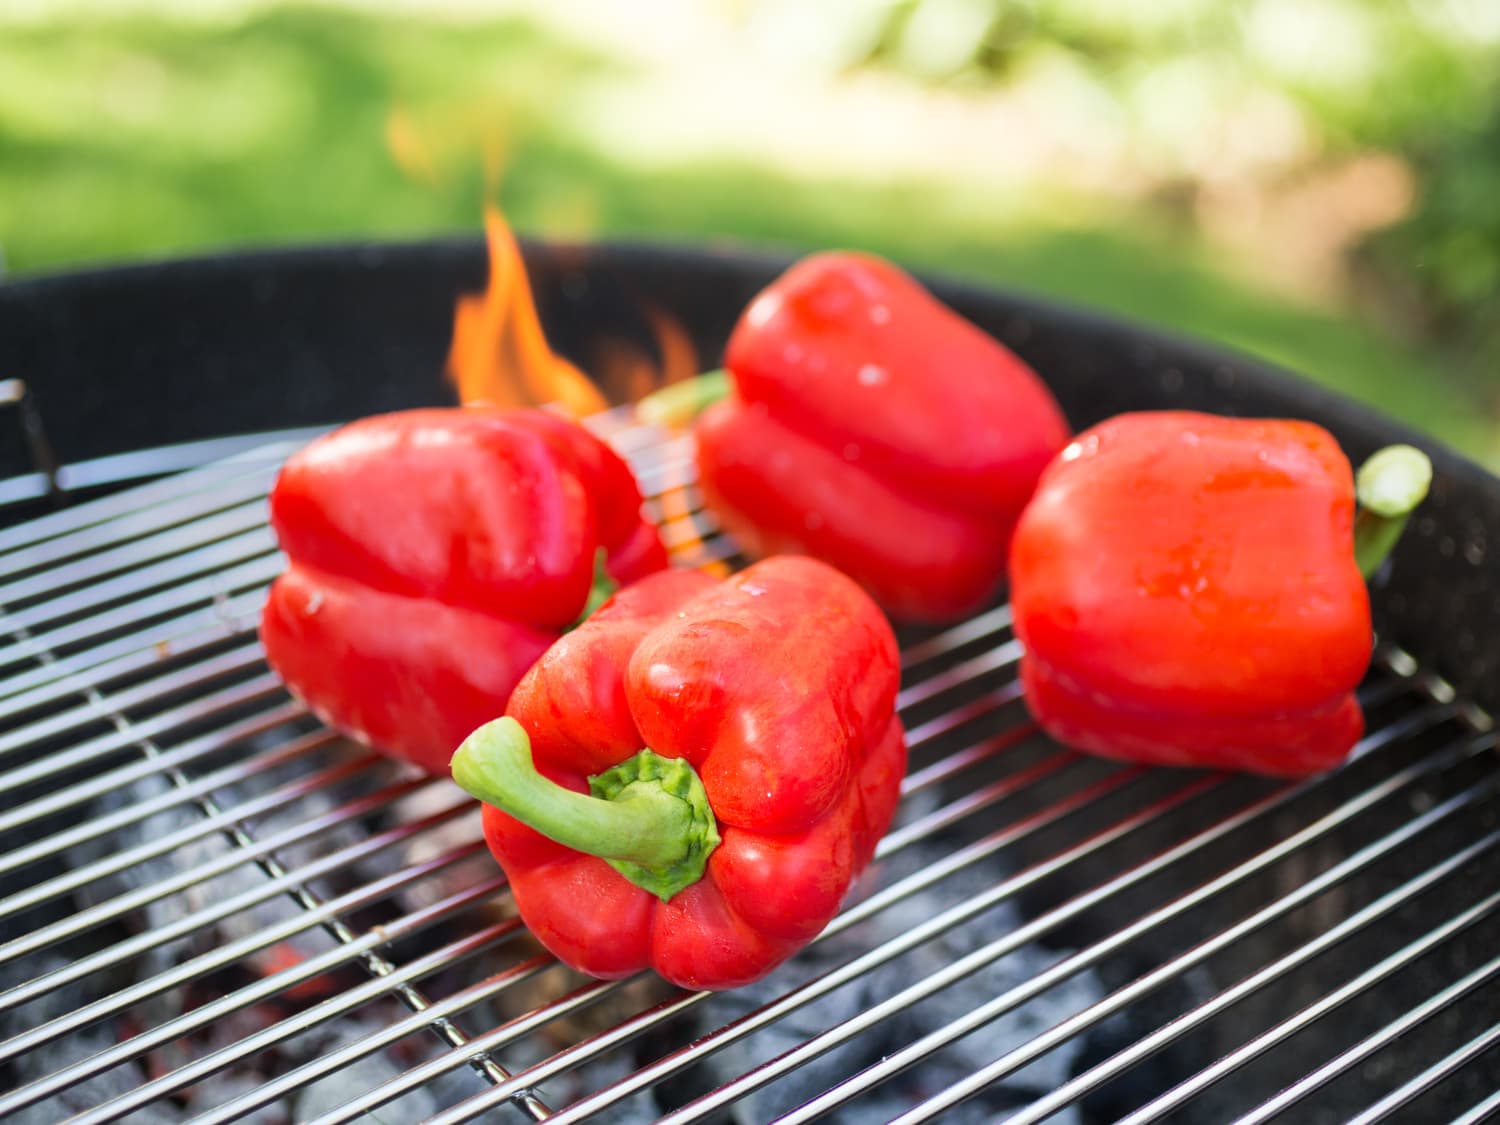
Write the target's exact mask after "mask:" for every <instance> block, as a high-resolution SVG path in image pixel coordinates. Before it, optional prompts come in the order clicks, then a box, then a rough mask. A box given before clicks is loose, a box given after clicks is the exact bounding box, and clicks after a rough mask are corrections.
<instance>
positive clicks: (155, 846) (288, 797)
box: [0, 731, 384, 918]
mask: <svg viewBox="0 0 1500 1125" xmlns="http://www.w3.org/2000/svg"><path fill="white" fill-rule="evenodd" d="M333 740H334V736H332V735H331V734H329V733H328V732H326V731H320V732H318V733H316V734H312V735H309V736H308V737H307V738H303V739H299V740H298V741H296V742H290V743H286V744H284V745H282V746H280V747H278V748H277V749H276V750H274V751H272V752H271V753H270V754H267V755H265V757H264V758H263V759H262V760H260V761H258V762H257V766H262V765H263V766H268V767H271V768H274V767H276V766H282V765H287V764H290V763H292V762H295V761H297V760H298V759H300V758H303V757H305V756H307V755H308V754H311V753H315V752H317V751H319V750H322V749H324V748H326V747H327V746H329V745H330V744H331V743H332V742H333ZM383 761H384V759H382V758H381V757H380V756H379V755H377V754H373V753H372V754H367V755H365V756H363V757H357V758H346V759H345V760H343V761H341V762H339V763H337V764H336V765H333V766H330V767H328V768H327V769H325V770H321V771H319V772H317V773H314V774H309V775H307V776H305V777H301V778H298V779H297V780H296V781H292V782H288V783H287V784H286V785H283V786H280V787H279V788H276V789H272V790H270V791H269V792H267V793H264V794H262V795H261V796H259V797H252V798H250V799H249V800H247V801H244V802H242V803H241V804H238V805H236V806H235V807H234V808H233V809H230V810H228V811H226V812H221V813H219V814H218V815H217V816H214V817H211V818H209V819H207V820H200V821H198V822H197V823H195V824H190V825H187V826H186V827H184V828H179V829H178V830H177V831H175V832H169V833H167V834H166V835H164V836H158V837H156V838H155V839H152V840H147V841H145V842H144V843H140V844H137V845H136V846H135V847H133V848H127V849H126V850H124V851H118V852H113V853H111V854H110V855H107V856H105V857H104V858H103V859H99V860H96V861H95V862H93V863H90V864H86V865H84V866H82V867H76V868H73V869H71V870H69V871H68V872H66V873H64V874H62V875H58V876H56V877H54V878H52V879H48V880H46V881H45V882H42V883H37V884H35V885H33V886H31V887H29V888H27V889H26V890H25V891H21V892H18V893H16V894H12V895H8V896H6V898H5V899H3V900H0V918H4V917H7V916H9V915H13V914H19V913H21V912H23V911H26V910H30V909H32V908H33V907H36V906H39V905H41V904H42V903H44V902H49V901H51V900H52V899H55V898H60V897H62V896H63V895H65V894H69V893H71V892H72V891H75V890H78V889H79V888H80V887H85V886H87V885H89V884H90V883H94V882H97V881H98V880H100V879H102V878H104V877H105V876H108V875H113V874H116V873H118V872H120V871H125V870H128V869H130V868H132V867H135V866H138V865H140V864H142V863H145V862H146V861H148V860H151V859H157V858H160V857H161V856H164V855H170V854H171V853H172V852H174V851H176V850H177V849H178V848H180V847H182V846H183V845H184V844H190V843H195V842H197V841H199V840H203V839H205V838H207V837H209V836H212V835H213V834H214V833H215V832H217V831H220V830H222V829H225V828H229V827H232V826H233V825H234V824H236V823H239V822H240V821H244V820H249V819H251V818H253V817H257V816H260V815H262V814H263V813H267V812H271V811H274V810H276V809H278V808H281V807H284V806H286V805H288V804H291V803H293V802H295V801H296V800H297V799H298V798H300V797H304V796H307V795H308V794H310V793H316V792H318V791H319V790H321V789H324V788H332V787H333V786H335V785H337V784H339V783H340V782H342V781H344V780H346V779H347V778H350V777H353V776H355V775H356V774H359V773H363V772H364V771H365V770H368V769H371V768H372V767H374V766H377V765H379V764H380V763H381V762H383ZM246 773H247V766H246V765H245V764H244V763H239V764H237V765H233V766H229V767H226V768H225V769H222V770H217V771H215V772H214V773H212V774H209V775H208V776H206V777H203V778H199V779H198V780H197V781H195V782H193V785H192V789H191V791H187V792H185V791H184V790H182V789H169V790H167V791H166V792H165V793H164V794H162V797H163V798H165V799H164V800H161V801H160V802H159V803H157V804H156V806H155V807H154V808H153V809H151V810H149V811H147V812H145V813H141V812H139V810H138V809H137V808H135V807H132V808H131V809H129V810H125V811H127V812H128V814H129V817H128V819H127V818H125V817H122V818H120V819H119V820H117V821H116V823H114V824H111V825H109V826H108V827H106V828H103V829H101V830H99V831H94V830H93V829H94V825H92V824H90V825H88V826H84V827H83V829H82V832H83V835H82V836H81V837H80V839H83V840H87V839H98V838H100V837H101V836H107V835H109V834H110V833H111V832H113V831H114V830H116V829H117V828H118V827H119V825H120V823H128V821H129V820H144V819H148V818H149V817H150V816H153V815H155V814H156V813H157V812H160V811H162V810H163V809H167V808H172V807H174V806H176V805H180V804H182V803H183V802H185V801H187V800H190V799H191V798H192V797H194V796H199V795H202V794H205V793H211V792H213V791H214V790H216V789H221V788H223V787H225V786H226V785H229V784H232V783H233V782H234V781H236V780H238V779H240V778H243V777H244V776H245V774H246Z"/></svg>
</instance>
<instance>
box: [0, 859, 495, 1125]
mask: <svg viewBox="0 0 1500 1125" xmlns="http://www.w3.org/2000/svg"><path fill="white" fill-rule="evenodd" d="M426 873H427V872H426V871H425V870H413V871H406V872H402V873H401V875H400V876H399V880H400V881H401V882H405V881H407V879H408V878H409V877H410V878H419V877H421V876H422V875H424V874H426ZM500 885H501V882H500V880H492V881H490V882H489V883H481V884H478V885H477V886H475V887H473V888H471V889H470V890H469V891H467V892H465V893H464V894H463V895H461V896H455V897H456V900H457V901H449V902H447V903H443V904H440V905H441V906H442V909H437V908H434V909H432V910H429V911H426V912H424V913H423V914H422V915H420V916H418V915H409V916H408V917H407V918H406V919H403V920H402V921H403V922H407V923H408V925H406V926H401V927H399V929H398V930H397V931H396V932H395V934H394V935H388V934H386V933H380V932H372V933H370V934H366V935H365V936H364V937H363V938H361V939H357V940H355V941H351V942H349V943H348V944H344V945H339V946H337V947H335V948H334V949H330V950H328V951H327V952H326V953H324V954H322V955H321V956H319V957H314V958H309V959H307V960H306V961H304V962H303V963H302V964H301V965H299V966H297V967H296V968H295V969H290V970H284V971H283V972H282V973H279V974H277V975H276V976H274V977H266V978H263V979H262V980H261V981H259V982H257V983H256V984H254V985H251V986H248V987H247V988H245V989H242V990H240V992H239V993H237V994H236V995H235V996H234V997H233V999H234V1001H235V1002H234V1003H228V1002H227V1001H228V1000H229V999H231V998H229V997H226V998H225V999H224V1000H223V1001H219V1002H217V1003H214V1004H209V1005H204V1006H203V1007H201V1008H195V1009H194V1010H193V1011H191V1012H188V1013H185V1014H184V1015H182V1016H179V1017H177V1019H175V1020H169V1021H167V1022H166V1023H163V1024H161V1025H159V1026H158V1027H156V1028H154V1029H152V1030H151V1031H149V1032H146V1033H144V1034H143V1035H140V1036H136V1037H135V1038H134V1039H132V1040H130V1041H128V1042H126V1043H123V1044H121V1045H120V1046H119V1047H116V1048H114V1049H112V1050H109V1051H103V1052H100V1053H99V1054H98V1055H94V1056H93V1057H91V1058H89V1059H86V1060H84V1061H83V1062H82V1063H78V1064H75V1065H74V1066H71V1067H68V1068H67V1069H65V1070H61V1071H58V1072H56V1073H55V1074H53V1075H51V1076H49V1077H48V1078H47V1079H46V1080H44V1081H43V1082H37V1083H33V1084H32V1085H31V1086H29V1087H27V1088H26V1089H25V1090H22V1091H18V1093H17V1095H16V1096H17V1097H20V1096H25V1097H26V1102H25V1103H21V1104H27V1103H29V1102H32V1101H36V1100H39V1099H41V1098H43V1097H46V1096H48V1095H49V1094H52V1093H55V1092H57V1091H59V1090H64V1089H66V1088H67V1087H68V1086H70V1085H72V1084H73V1083H75V1082H79V1081H82V1080H83V1079H85V1078H87V1077H89V1076H91V1075H93V1074H98V1073H100V1072H101V1071H104V1070H107V1069H109V1068H110V1067H114V1066H118V1065H120V1064H121V1063H123V1062H128V1061H129V1060H131V1059H133V1058H136V1057H138V1056H139V1055H141V1054H144V1053H146V1052H147V1051H149V1050H151V1049H152V1048H153V1047H156V1046H160V1045H162V1044H164V1043H168V1042H171V1041H172V1040H173V1039H175V1038H178V1037H179V1036H181V1035H183V1034H186V1033H188V1032H191V1031H193V1030H194V1029H196V1028H199V1027H202V1026H204V1025H205V1024H207V1023H209V1022H211V1021H212V1020H213V1019H216V1018H219V1017H220V1016H222V1015H223V1014H225V1013H226V1012H230V1011H234V1010H236V1009H238V1008H240V1007H242V1006H243V1005H244V1004H245V1003H246V1002H254V1001H255V1000H258V999H261V998H265V997H270V996H274V995H276V994H277V993H278V992H280V991H282V990H283V989H285V988H288V987H291V986H292V985H295V984H296V983H298V982H299V981H300V980H308V979H311V978H312V977H314V976H316V975H318V974H319V973H321V972H325V971H327V970H328V969H329V968H334V967H338V966H340V965H343V964H346V963H348V962H350V961H353V960H355V959H357V958H358V957H360V956H366V957H368V956H371V955H373V953H374V950H375V948H376V946H377V945H380V944H383V943H384V942H386V941H389V940H392V937H400V936H404V934H405V933H411V932H417V931H419V930H420V929H422V928H424V927H426V926H431V925H434V924H436V923H438V922H440V921H442V920H443V919H444V918H445V917H447V916H448V915H449V914H452V913H457V912H458V911H459V910H462V909H463V908H465V907H468V906H470V905H472V904H473V903H474V902H475V901H478V900H480V899H482V898H484V897H485V896H487V895H490V894H493V893H494V892H495V890H496V889H497V888H498V887H499V886H500ZM371 889H372V888H365V889H362V890H360V891H358V892H354V893H353V894H352V895H349V896H344V899H347V900H348V901H344V899H341V900H336V901H337V902H338V906H337V907H332V906H330V905H329V904H324V905H323V906H321V907H319V908H318V909H317V910H316V911H309V912H308V914H305V915H298V916H297V917H295V918H293V919H290V920H289V921H288V922H287V923H286V924H285V925H283V926H278V927H272V928H268V929H267V931H266V932H265V934H262V935H255V936H254V937H251V938H248V939H245V941H244V942H242V943H240V945H239V947H237V948H236V949H235V950H234V951H233V953H234V956H232V957H230V956H228V951H222V952H220V953H219V954H217V956H219V957H221V958H223V959H224V963H225V964H228V963H230V962H232V961H233V960H235V959H237V958H238V957H240V956H243V955H244V953H245V952H247V951H248V947H251V943H254V945H253V948H259V947H261V946H262V945H264V944H268V943H267V942H266V940H265V938H266V935H269V934H275V935H277V938H276V940H279V939H280V938H282V937H286V936H290V935H292V934H295V933H299V932H301V931H303V930H306V929H307V928H309V927H310V926H314V925H317V924H319V923H321V922H327V921H331V920H332V919H335V918H336V917H337V915H338V913H339V912H340V911H342V910H347V909H349V908H351V907H353V906H357V905H359V903H360V902H361V901H363V900H365V899H366V898H368V897H369V896H370V893H371ZM374 889H381V890H383V889H384V888H383V887H382V888H374ZM517 928H518V923H515V922H509V923H498V924H496V925H494V926H490V927H488V928H486V929H483V930H478V931H475V932H473V933H471V934H469V935H468V936H466V937H464V938H463V939H461V940H460V941H457V942H454V943H451V944H450V945H449V946H445V947H443V949H441V950H437V951H435V952H433V953H430V954H427V955H426V956H424V957H422V958H420V959H418V960H416V961H413V962H411V963H410V964H408V965H406V966H403V967H402V968H400V969H392V970H391V971H390V972H387V973H383V974H379V975H375V976H372V978H371V979H370V980H367V981H365V982H364V983H363V984H361V985H358V986H357V987H355V988H353V989H350V990H348V991H346V992H344V993H342V994H341V995H340V996H338V997H336V998H334V999H333V1000H329V1001H325V1002H324V1004H322V1005H318V1006H317V1007H315V1008H311V1009H308V1010H307V1011H306V1012H303V1013H301V1014H300V1015H299V1016H298V1017H296V1018H295V1020H284V1021H282V1022H281V1023H279V1024H276V1025H273V1026H272V1027H270V1028H267V1029H266V1030H265V1031H263V1032H261V1033H259V1034H257V1035H255V1036H251V1037H249V1038H246V1039H243V1040H241V1041H240V1042H239V1043H237V1044H235V1047H234V1048H233V1050H232V1051H221V1052H216V1053H215V1054H213V1055H205V1056H203V1057H202V1058H199V1059H197V1060H195V1061H194V1062H193V1063H191V1064H189V1066H186V1067H182V1068H179V1069H178V1070H175V1071H173V1072H172V1073H171V1074H169V1075H165V1076H163V1077H162V1078H159V1079H156V1080H154V1081H152V1082H148V1083H146V1084H145V1085H142V1086H139V1087H137V1088H136V1089H135V1090H133V1091H131V1092H130V1093H129V1094H127V1095H125V1096H124V1097H122V1098H117V1099H115V1100H114V1101H113V1102H111V1103H110V1104H109V1105H107V1106H101V1107H100V1108H99V1109H98V1110H97V1111H95V1112H94V1113H91V1114H81V1115H79V1116H78V1117H76V1118H74V1119H73V1120H75V1121H78V1122H83V1121H99V1120H105V1121H107V1120H110V1119H111V1118H115V1117H118V1116H120V1115H122V1114H124V1113H129V1112H131V1111H133V1110H135V1109H139V1108H141V1107H142V1106H145V1105H148V1104H150V1103H151V1102H152V1101H155V1100H156V1099H157V1098H158V1097H160V1096H162V1095H163V1094H168V1093H171V1092H173V1091H175V1090H179V1089H182V1088H183V1087H185V1086H190V1085H192V1084H193V1083H195V1082H197V1081H199V1080H200V1079H202V1078H203V1077H204V1076H206V1075H208V1074H212V1073H214V1072H215V1071H217V1070H219V1069H222V1068H223V1067H224V1066H227V1065H230V1064H231V1063H233V1062H234V1061H235V1060H236V1059H238V1058H244V1057H248V1056H250V1055H252V1054H255V1053H256V1052H258V1051H260V1050H263V1049H265V1048H266V1047H269V1046H272V1045H274V1044H275V1043H277V1042H280V1041H282V1040H284V1039H287V1038H290V1037H291V1036H293V1035H295V1034H298V1033H300V1032H301V1031H305V1030H307V1028H309V1027H312V1026H314V1025H315V1024H316V1023H318V1022H319V1021H320V1020H321V1019H325V1018H328V1017H329V1016H331V1015H332V1014H336V1012H337V1011H343V1010H348V1009H352V1008H354V1007H358V1006H359V1005H360V1004H363V1003H365V1002H367V1001H368V1000H371V999H373V998H375V997H379V996H383V995H385V994H386V993H388V992H390V991H391V990H392V988H393V987H397V986H401V985H406V986H408V987H409V986H410V982H411V981H412V980H415V979H417V978H419V977H421V976H423V975H425V974H426V973H427V972H430V971H431V970H432V968H433V967H434V965H435V964H438V963H440V962H441V961H442V960H444V959H445V958H446V959H447V960H456V959H457V958H459V957H462V956H467V955H470V954H472V953H476V952H479V951H482V950H484V949H488V948H490V947H492V946H494V945H495V944H497V943H498V942H500V941H501V940H503V939H504V938H505V937H507V936H509V935H510V934H511V933H513V932H514V931H515V930H516V929H517ZM9 1109H10V1102H9V1101H8V1100H6V1099H0V1113H3V1112H7V1111H8V1110H9Z"/></svg>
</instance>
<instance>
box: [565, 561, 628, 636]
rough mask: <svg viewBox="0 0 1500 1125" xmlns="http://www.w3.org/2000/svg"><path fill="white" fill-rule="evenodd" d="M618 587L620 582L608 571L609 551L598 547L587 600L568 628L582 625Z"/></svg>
mask: <svg viewBox="0 0 1500 1125" xmlns="http://www.w3.org/2000/svg"><path fill="white" fill-rule="evenodd" d="M619 588H620V584H619V583H618V582H616V581H615V580H614V576H613V575H611V574H610V573H609V552H608V551H606V550H605V549H604V548H603V547H600V548H599V549H598V550H597V551H595V552H594V584H593V585H592V586H590V587H589V596H588V600H587V601H586V602H584V603H583V612H582V613H580V614H579V615H578V620H576V621H574V622H573V624H572V625H571V626H569V628H572V629H576V628H578V626H580V625H582V624H583V623H584V622H585V621H587V620H588V619H589V618H590V617H592V616H593V615H594V610H596V609H598V608H599V607H600V606H601V605H603V604H604V603H605V602H607V601H609V599H610V598H611V597H612V596H614V593H615V591H617V590H618V589H619Z"/></svg>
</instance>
